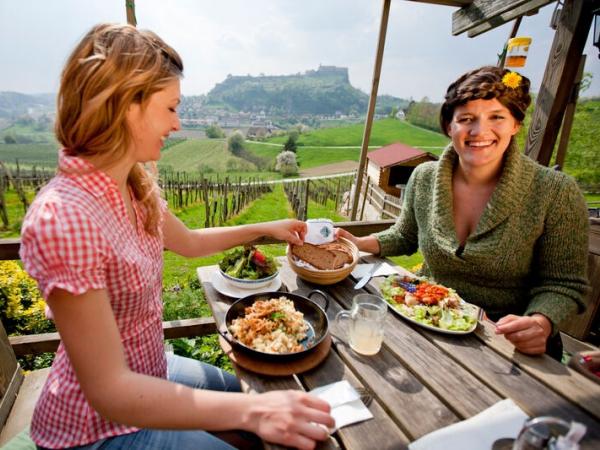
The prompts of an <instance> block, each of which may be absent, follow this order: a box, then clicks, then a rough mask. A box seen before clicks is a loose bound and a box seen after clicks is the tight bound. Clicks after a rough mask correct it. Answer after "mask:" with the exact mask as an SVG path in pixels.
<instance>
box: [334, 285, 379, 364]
mask: <svg viewBox="0 0 600 450" xmlns="http://www.w3.org/2000/svg"><path fill="white" fill-rule="evenodd" d="M386 313H387V303H386V302H385V300H383V299H382V298H381V297H379V296H377V295H373V294H358V295H357V296H355V297H354V298H353V299H352V309H351V310H350V311H340V312H339V313H338V314H337V316H336V317H335V321H336V323H337V324H338V325H341V324H342V321H343V320H344V319H350V324H349V328H348V343H349V344H350V348H352V350H354V351H355V352H356V353H359V354H361V355H374V354H376V353H377V352H379V350H380V349H381V343H382V342H383V330H384V324H385V316H386Z"/></svg>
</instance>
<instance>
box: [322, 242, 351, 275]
mask: <svg viewBox="0 0 600 450" xmlns="http://www.w3.org/2000/svg"><path fill="white" fill-rule="evenodd" d="M320 247H321V248H324V249H326V250H329V251H330V252H333V254H334V255H335V257H336V260H335V262H334V267H335V268H336V269H337V268H339V267H343V266H344V264H350V263H351V262H352V252H351V251H350V249H349V248H348V247H346V246H345V245H343V244H340V243H337V242H331V243H329V244H323V245H320Z"/></svg>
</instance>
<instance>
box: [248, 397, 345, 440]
mask: <svg viewBox="0 0 600 450" xmlns="http://www.w3.org/2000/svg"><path fill="white" fill-rule="evenodd" d="M330 409H331V408H330V407H329V404H328V403H327V402H325V401H323V400H321V399H319V398H317V397H315V396H312V395H310V394H307V393H305V392H301V391H272V392H267V393H264V394H259V395H258V396H256V397H255V398H253V400H252V407H251V410H250V429H251V431H253V432H254V433H256V434H257V435H259V436H260V437H261V438H262V439H264V440H266V441H269V442H273V443H276V444H282V445H287V446H291V447H296V448H299V449H303V450H304V449H306V450H311V449H313V448H315V446H316V443H317V441H324V440H326V439H327V438H328V437H329V431H328V429H330V428H333V427H334V426H335V421H334V420H333V417H331V414H330Z"/></svg>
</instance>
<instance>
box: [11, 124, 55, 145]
mask: <svg viewBox="0 0 600 450" xmlns="http://www.w3.org/2000/svg"><path fill="white" fill-rule="evenodd" d="M6 135H12V136H21V137H25V138H27V139H30V140H31V141H32V142H35V143H53V144H54V145H55V146H56V145H58V144H56V140H55V138H54V132H53V131H52V130H51V129H50V127H47V128H46V127H41V128H37V127H35V126H33V125H21V124H14V125H11V126H10V127H8V128H4V129H3V130H2V131H0V141H1V142H4V136H6Z"/></svg>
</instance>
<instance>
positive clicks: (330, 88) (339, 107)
mask: <svg viewBox="0 0 600 450" xmlns="http://www.w3.org/2000/svg"><path fill="white" fill-rule="evenodd" d="M368 101H369V96H368V95H367V94H365V93H364V92H362V91H361V90H359V89H357V88H355V87H352V85H351V84H350V81H349V78H348V69H347V68H344V67H333V66H320V67H319V68H318V69H317V70H309V71H307V72H305V73H304V74H296V75H280V76H258V77H253V76H250V75H247V76H232V75H229V76H228V77H227V78H226V79H225V80H224V81H223V82H221V83H219V84H217V85H216V86H215V87H214V88H213V89H212V90H211V91H210V92H209V93H208V94H207V96H206V105H207V106H220V107H224V108H231V109H235V110H238V111H265V112H267V113H268V114H296V115H298V114H326V115H333V114H336V112H337V113H342V114H361V113H363V112H364V111H365V110H366V109H367V103H368ZM407 104H408V102H407V101H406V100H403V99H400V98H396V97H391V96H380V97H379V99H378V105H377V108H378V112H380V113H387V112H389V111H391V108H392V107H393V106H395V107H400V108H402V107H404V106H406V105H407Z"/></svg>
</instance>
